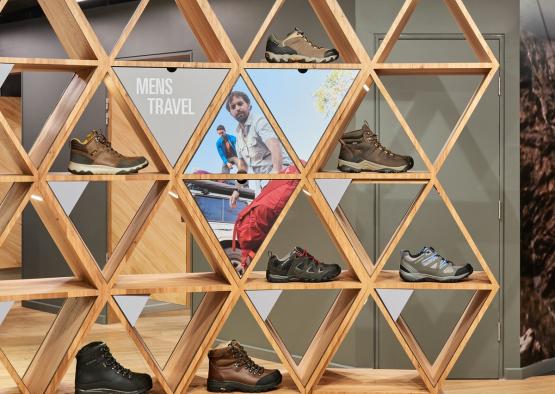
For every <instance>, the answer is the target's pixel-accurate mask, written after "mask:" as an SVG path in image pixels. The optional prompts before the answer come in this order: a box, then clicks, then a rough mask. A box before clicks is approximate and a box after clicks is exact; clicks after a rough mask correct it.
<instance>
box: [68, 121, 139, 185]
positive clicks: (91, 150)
mask: <svg viewBox="0 0 555 394" xmlns="http://www.w3.org/2000/svg"><path fill="white" fill-rule="evenodd" d="M146 166H148V160H147V159H145V158H144V157H142V156H141V157H126V156H123V155H122V154H120V153H118V152H116V151H115V150H114V149H113V148H112V144H111V143H110V142H109V141H108V140H107V139H106V137H104V135H102V133H100V132H99V131H96V130H93V131H91V132H90V133H89V134H87V136H86V137H85V139H84V140H83V141H79V140H78V139H77V138H74V139H72V140H71V153H70V159H69V165H68V170H69V172H71V173H72V174H82V175H92V174H108V175H114V174H130V173H134V172H138V171H139V170H140V169H143V168H145V167H146Z"/></svg>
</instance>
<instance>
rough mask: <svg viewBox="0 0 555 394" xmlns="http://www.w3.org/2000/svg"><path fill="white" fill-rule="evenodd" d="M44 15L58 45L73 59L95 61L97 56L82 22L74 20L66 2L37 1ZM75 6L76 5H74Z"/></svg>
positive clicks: (62, 0)
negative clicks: (56, 38)
mask: <svg viewBox="0 0 555 394" xmlns="http://www.w3.org/2000/svg"><path fill="white" fill-rule="evenodd" d="M38 3H39V5H40V7H41V8H42V10H43V12H44V15H46V18H47V19H48V22H49V23H50V25H51V26H52V28H53V29H54V32H55V33H56V36H57V37H58V40H59V41H60V44H62V47H63V48H64V49H65V51H66V52H67V54H68V55H69V57H71V58H73V59H96V58H97V57H96V56H97V54H96V53H95V50H94V49H93V47H92V46H91V44H90V42H89V39H90V33H91V31H87V33H88V35H85V32H84V31H83V28H82V25H81V23H82V21H81V20H77V19H76V18H75V14H74V13H73V9H72V8H71V7H69V6H68V3H67V2H66V0H48V1H47V0H38ZM76 5H77V4H76Z"/></svg>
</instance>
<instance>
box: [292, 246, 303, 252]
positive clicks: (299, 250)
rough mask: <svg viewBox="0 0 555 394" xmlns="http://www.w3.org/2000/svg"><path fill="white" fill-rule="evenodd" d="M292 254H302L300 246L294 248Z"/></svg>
mask: <svg viewBox="0 0 555 394" xmlns="http://www.w3.org/2000/svg"><path fill="white" fill-rule="evenodd" d="M293 252H295V253H304V249H303V248H301V247H300V246H295V249H293Z"/></svg>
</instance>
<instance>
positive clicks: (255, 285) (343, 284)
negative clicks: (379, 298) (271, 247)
mask: <svg viewBox="0 0 555 394" xmlns="http://www.w3.org/2000/svg"><path fill="white" fill-rule="evenodd" d="M362 286H363V285H362V283H361V282H360V281H359V280H357V279H356V278H354V277H353V275H352V273H351V272H349V271H346V270H343V271H342V272H341V274H339V276H338V277H337V278H335V279H334V280H333V281H329V282H322V283H307V282H304V283H303V282H290V283H271V282H268V281H267V280H266V272H265V271H254V272H252V273H251V274H250V275H249V277H248V279H247V281H246V283H245V290H246V291H249V290H271V289H279V290H308V289H314V290H317V289H360V288H362Z"/></svg>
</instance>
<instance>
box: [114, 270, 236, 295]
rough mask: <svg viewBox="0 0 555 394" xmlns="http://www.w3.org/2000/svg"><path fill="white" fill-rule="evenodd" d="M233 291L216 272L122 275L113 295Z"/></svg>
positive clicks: (115, 285)
mask: <svg viewBox="0 0 555 394" xmlns="http://www.w3.org/2000/svg"><path fill="white" fill-rule="evenodd" d="M216 291H227V292H229V291H231V285H230V284H229V283H227V281H225V280H224V279H222V278H221V277H219V276H218V275H216V274H214V273H204V272H202V273H183V274H150V275H148V274H141V275H120V276H119V277H118V279H117V280H116V282H115V284H114V287H112V290H111V293H112V295H123V294H152V293H157V294H158V293H180V292H216Z"/></svg>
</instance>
